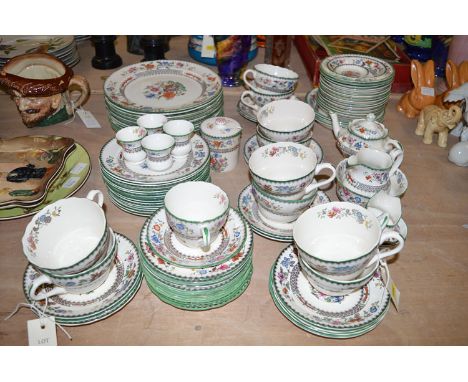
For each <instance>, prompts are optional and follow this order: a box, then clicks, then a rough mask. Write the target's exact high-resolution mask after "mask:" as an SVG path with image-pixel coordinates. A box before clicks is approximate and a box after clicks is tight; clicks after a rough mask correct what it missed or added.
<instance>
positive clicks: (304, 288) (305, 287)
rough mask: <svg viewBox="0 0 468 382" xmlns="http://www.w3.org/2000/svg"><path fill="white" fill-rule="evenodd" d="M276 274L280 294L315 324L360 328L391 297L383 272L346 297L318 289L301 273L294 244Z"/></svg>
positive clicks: (279, 263) (284, 253)
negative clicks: (325, 292)
mask: <svg viewBox="0 0 468 382" xmlns="http://www.w3.org/2000/svg"><path fill="white" fill-rule="evenodd" d="M272 277H273V280H274V285H275V290H276V292H277V294H278V296H279V297H280V298H281V299H282V300H283V301H284V303H285V304H287V305H288V307H289V308H290V309H291V310H292V311H294V312H295V313H296V314H297V315H298V316H300V317H302V319H303V320H305V321H306V322H309V323H310V324H311V326H318V327H324V328H342V329H354V328H359V327H362V326H364V325H367V324H369V323H370V322H372V321H374V320H375V319H377V318H378V317H379V316H380V315H381V314H382V312H384V311H385V309H386V308H387V305H388V303H389V300H390V298H389V297H390V296H389V293H388V291H387V289H386V287H385V284H384V282H383V280H382V276H381V274H380V272H376V274H375V276H374V277H373V278H372V279H371V281H370V282H369V283H368V284H367V285H365V286H363V287H362V288H361V289H359V290H357V291H355V292H353V293H350V294H348V295H346V296H328V295H325V294H323V293H320V292H318V291H317V290H316V289H314V288H313V287H312V286H311V285H310V283H309V282H308V281H307V279H306V278H305V276H304V275H303V274H302V273H301V271H300V267H299V263H298V258H297V255H296V252H295V249H294V246H293V245H290V246H288V247H287V248H285V249H284V250H283V251H282V252H281V254H280V256H279V257H278V260H277V261H276V263H275V265H274V271H273V274H272Z"/></svg>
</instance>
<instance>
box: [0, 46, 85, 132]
mask: <svg viewBox="0 0 468 382" xmlns="http://www.w3.org/2000/svg"><path fill="white" fill-rule="evenodd" d="M0 86H1V87H3V88H5V89H6V91H7V92H8V93H9V94H10V95H11V96H12V98H13V100H14V101H15V103H16V106H17V107H18V111H19V112H20V114H21V118H22V119H23V123H24V124H25V125H26V126H27V127H34V126H49V125H53V124H56V123H60V122H63V121H66V120H68V119H70V118H71V117H73V115H74V112H75V109H77V108H78V107H80V106H81V105H82V104H84V103H85V102H86V100H87V99H88V97H89V94H90V89H89V84H88V82H87V81H86V79H85V78H84V77H82V76H79V75H74V74H73V70H72V69H71V68H69V67H68V66H66V65H65V64H64V63H63V62H62V61H60V60H59V59H57V58H55V57H54V56H52V55H49V54H45V53H32V54H23V55H19V56H16V57H14V58H12V59H11V60H9V61H8V63H7V64H6V65H5V66H4V67H3V69H1V70H0ZM74 90H77V91H79V92H80V96H79V97H78V98H77V99H76V100H72V98H71V95H70V93H71V92H72V91H74Z"/></svg>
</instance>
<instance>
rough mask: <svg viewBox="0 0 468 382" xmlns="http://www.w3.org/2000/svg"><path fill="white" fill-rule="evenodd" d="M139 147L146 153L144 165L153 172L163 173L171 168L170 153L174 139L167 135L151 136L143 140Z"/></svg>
mask: <svg viewBox="0 0 468 382" xmlns="http://www.w3.org/2000/svg"><path fill="white" fill-rule="evenodd" d="M141 145H142V146H143V148H144V150H145V151H146V165H147V166H148V168H149V169H150V170H153V171H164V170H167V169H168V168H169V167H171V166H172V163H173V161H174V160H173V158H172V156H171V151H172V149H173V148H174V146H175V139H174V138H173V137H171V136H170V135H168V134H160V133H156V134H152V135H148V136H147V137H145V138H143V140H142V141H141Z"/></svg>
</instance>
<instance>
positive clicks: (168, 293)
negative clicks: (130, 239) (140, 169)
mask: <svg viewBox="0 0 468 382" xmlns="http://www.w3.org/2000/svg"><path fill="white" fill-rule="evenodd" d="M206 185H208V184H203V182H192V185H188V186H185V185H184V187H182V188H184V189H185V188H186V187H193V190H194V193H193V195H192V196H190V195H186V196H185V198H193V199H199V198H200V197H199V195H197V188H198V186H202V187H205V186H206ZM209 187H211V188H213V189H215V188H217V187H216V186H214V185H209ZM174 190H175V188H174ZM206 193H209V191H208V192H206ZM221 194H222V192H221V193H217V195H221ZM168 195H170V194H168ZM222 195H224V198H222V199H220V201H221V203H222V204H223V207H222V208H223V210H224V211H225V213H224V214H223V215H224V216H225V218H226V220H223V221H221V224H223V223H224V222H225V223H224V224H223V225H222V228H221V231H219V230H217V229H218V226H216V224H217V223H216V222H214V221H212V223H209V224H210V226H209V227H208V228H207V229H208V230H209V231H210V232H211V234H212V235H213V233H214V232H216V237H212V239H211V240H212V241H211V243H210V244H209V246H208V247H207V248H209V249H206V248H200V247H199V246H194V245H193V244H194V243H193V242H194V239H193V238H190V237H188V236H187V235H185V236H181V234H184V232H185V233H186V234H188V235H190V234H192V235H196V234H197V232H199V231H198V228H197V223H195V222H190V223H181V222H183V221H184V220H177V221H178V223H175V222H174V221H173V220H172V219H174V217H173V216H172V208H175V207H176V204H175V203H177V204H179V205H180V199H179V201H178V202H177V201H173V202H174V204H173V205H172V207H169V206H171V204H170V202H167V203H166V207H165V208H162V209H160V210H158V211H156V213H155V214H154V215H153V216H152V217H151V218H150V219H148V220H147V221H146V222H145V224H144V226H143V228H142V230H141V233H140V247H141V254H142V265H143V273H144V275H145V279H146V282H147V284H148V287H149V288H150V289H151V291H152V292H153V293H154V294H155V295H156V296H157V297H159V298H160V299H161V300H162V301H164V302H166V303H168V304H170V305H172V306H175V307H177V308H180V309H186V310H206V309H212V308H216V307H219V306H222V305H225V304H227V303H229V302H231V301H232V300H234V299H235V298H237V297H238V296H240V295H241V294H242V293H243V292H244V291H245V289H246V288H247V286H248V285H249V283H250V279H251V276H252V269H253V268H252V250H253V243H252V233H251V231H250V228H249V226H248V224H247V223H246V222H245V221H244V219H243V218H242V217H241V215H240V214H239V213H238V212H237V211H236V210H234V209H232V208H229V202H228V200H227V197H226V196H225V194H222ZM170 198H171V196H170V197H169V199H170ZM210 198H211V196H210ZM208 202H209V203H214V202H216V199H215V200H213V198H211V200H208ZM216 203H217V202H216ZM192 205H194V204H193V203H192ZM202 205H203V207H205V208H204V209H202V207H199V210H198V212H197V210H196V209H192V211H190V206H189V207H187V208H186V209H185V210H183V211H182V210H179V213H181V214H183V213H184V212H185V213H190V212H191V213H193V214H194V216H202V215H204V214H205V212H206V211H207V210H210V207H209V205H205V204H203V203H202ZM225 207H227V208H226V209H225ZM168 208H170V209H171V212H167V211H169V210H168ZM187 211H188V212H187ZM215 220H216V219H215ZM185 224H191V226H190V231H189V232H188V233H187V231H186V230H185V228H184V225H185ZM203 224H205V223H203ZM213 229H214V231H213ZM194 232H195V233H194ZM200 232H201V231H200ZM201 237H202V236H201V233H200V238H201ZM187 239H188V242H187V241H185V240H187ZM183 240H184V241H183ZM188 244H191V246H189V245H188Z"/></svg>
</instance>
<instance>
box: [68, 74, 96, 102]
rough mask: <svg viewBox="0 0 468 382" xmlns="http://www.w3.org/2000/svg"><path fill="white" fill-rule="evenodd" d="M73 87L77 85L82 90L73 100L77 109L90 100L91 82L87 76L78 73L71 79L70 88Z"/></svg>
mask: <svg viewBox="0 0 468 382" xmlns="http://www.w3.org/2000/svg"><path fill="white" fill-rule="evenodd" d="M72 87H77V88H78V89H79V90H80V92H81V94H80V96H79V97H78V99H77V100H76V101H73V106H74V109H77V108H79V107H80V106H81V105H83V104H84V103H85V102H86V101H87V100H88V98H89V95H90V93H91V91H90V89H89V83H88V81H87V80H86V78H84V77H83V76H80V75H78V74H75V75H74V76H73V77H72V78H71V80H70V83H69V85H68V89H69V90H73V89H72Z"/></svg>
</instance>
